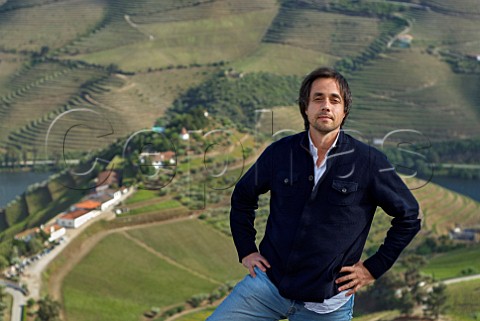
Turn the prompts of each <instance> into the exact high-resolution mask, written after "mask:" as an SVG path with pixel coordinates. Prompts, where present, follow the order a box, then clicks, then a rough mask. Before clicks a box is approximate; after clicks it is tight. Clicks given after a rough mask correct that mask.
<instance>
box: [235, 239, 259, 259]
mask: <svg viewBox="0 0 480 321" xmlns="http://www.w3.org/2000/svg"><path fill="white" fill-rule="evenodd" d="M255 252H258V249H257V246H256V245H255V243H253V244H250V245H248V246H244V247H242V248H241V249H240V248H238V249H237V253H238V262H240V263H242V259H243V258H244V257H245V256H247V255H249V254H252V253H255Z"/></svg>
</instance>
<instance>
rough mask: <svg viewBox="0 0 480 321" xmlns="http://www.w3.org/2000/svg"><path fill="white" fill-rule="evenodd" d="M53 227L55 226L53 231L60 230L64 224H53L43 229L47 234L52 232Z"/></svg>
mask: <svg viewBox="0 0 480 321" xmlns="http://www.w3.org/2000/svg"><path fill="white" fill-rule="evenodd" d="M52 227H53V232H55V231H58V230H60V229H62V228H63V227H62V226H60V225H58V224H52V225H48V226H45V227H44V228H43V231H44V232H45V233H46V234H50V233H51V232H50V231H51V228H52Z"/></svg>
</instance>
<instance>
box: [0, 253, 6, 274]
mask: <svg viewBox="0 0 480 321" xmlns="http://www.w3.org/2000/svg"><path fill="white" fill-rule="evenodd" d="M7 266H8V260H7V259H6V258H5V257H4V256H3V255H0V270H3V269H5V268H6V267H7Z"/></svg>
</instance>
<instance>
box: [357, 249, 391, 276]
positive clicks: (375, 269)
mask: <svg viewBox="0 0 480 321" xmlns="http://www.w3.org/2000/svg"><path fill="white" fill-rule="evenodd" d="M363 265H364V266H365V267H366V268H367V270H368V271H369V272H370V274H371V275H372V276H373V277H374V278H375V280H376V279H378V278H379V277H381V276H382V275H383V274H384V273H385V272H387V271H388V269H390V267H391V266H387V265H386V264H385V262H383V260H382V259H381V258H380V257H379V254H378V253H376V254H374V255H372V256H371V257H369V258H368V259H366V260H365V261H364V262H363Z"/></svg>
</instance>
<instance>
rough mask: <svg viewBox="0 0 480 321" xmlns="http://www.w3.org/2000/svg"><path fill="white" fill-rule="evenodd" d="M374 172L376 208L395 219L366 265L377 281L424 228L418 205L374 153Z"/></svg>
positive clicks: (403, 184) (387, 166) (384, 157)
mask: <svg viewBox="0 0 480 321" xmlns="http://www.w3.org/2000/svg"><path fill="white" fill-rule="evenodd" d="M374 154H375V158H374V160H373V164H374V166H372V168H371V172H370V175H371V178H370V180H371V181H370V182H371V186H370V188H371V191H372V193H373V198H374V199H375V200H376V202H377V204H378V205H379V206H380V207H381V208H382V209H383V210H384V211H385V212H386V213H387V214H388V215H390V216H392V217H393V219H392V222H391V227H390V229H389V230H388V232H387V235H386V237H385V240H384V242H383V244H382V245H381V246H380V247H379V249H378V251H377V252H376V253H375V254H374V255H372V256H371V257H369V258H368V259H367V260H365V262H364V265H365V267H366V268H367V269H368V270H369V271H370V273H371V274H372V276H373V277H374V278H375V279H377V278H379V277H380V276H381V275H382V274H384V273H385V272H386V271H387V270H388V269H390V268H391V267H392V265H393V263H395V261H396V260H397V258H398V257H399V256H400V253H401V252H402V251H403V249H405V247H407V245H408V244H409V243H410V241H411V240H412V239H413V237H414V236H415V235H416V234H417V233H418V231H419V230H420V226H421V220H420V218H419V205H418V203H417V201H416V199H415V197H414V196H413V195H412V193H411V192H410V190H409V189H408V187H407V186H406V185H405V183H404V182H403V181H402V179H401V178H400V177H399V176H398V175H397V173H396V172H395V169H394V167H393V166H392V165H391V164H390V163H389V162H388V160H387V158H386V156H385V155H383V154H381V153H379V152H377V153H374Z"/></svg>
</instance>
